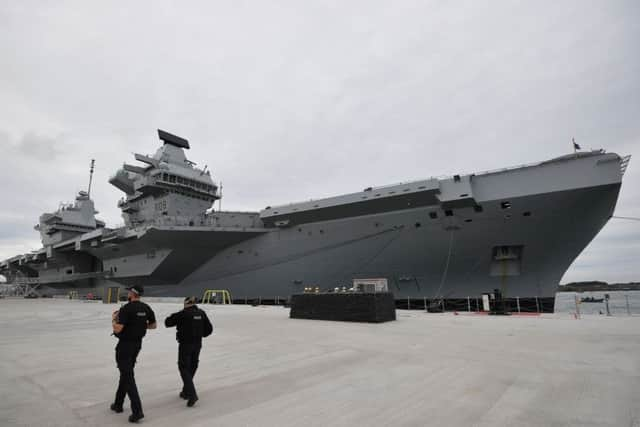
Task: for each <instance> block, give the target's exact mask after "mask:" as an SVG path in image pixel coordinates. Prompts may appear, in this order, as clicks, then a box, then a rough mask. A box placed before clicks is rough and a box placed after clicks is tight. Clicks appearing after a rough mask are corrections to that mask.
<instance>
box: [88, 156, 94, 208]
mask: <svg viewBox="0 0 640 427" xmlns="http://www.w3.org/2000/svg"><path fill="white" fill-rule="evenodd" d="M95 164H96V159H91V168H90V169H89V188H88V189H87V196H88V197H89V198H91V181H93V167H94V166H95Z"/></svg>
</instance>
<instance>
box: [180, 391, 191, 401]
mask: <svg viewBox="0 0 640 427" xmlns="http://www.w3.org/2000/svg"><path fill="white" fill-rule="evenodd" d="M180 398H182V399H184V400H187V399H189V396H187V395H186V394H184V391H181V392H180Z"/></svg>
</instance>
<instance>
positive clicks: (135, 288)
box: [126, 285, 144, 295]
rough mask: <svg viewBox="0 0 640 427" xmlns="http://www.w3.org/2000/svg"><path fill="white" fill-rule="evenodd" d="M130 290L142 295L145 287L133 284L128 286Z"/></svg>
mask: <svg viewBox="0 0 640 427" xmlns="http://www.w3.org/2000/svg"><path fill="white" fill-rule="evenodd" d="M126 289H127V290H128V291H131V292H133V293H134V294H138V295H142V294H144V288H143V287H142V285H133V286H130V287H128V288H126Z"/></svg>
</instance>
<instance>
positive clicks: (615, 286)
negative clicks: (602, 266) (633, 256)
mask: <svg viewBox="0 0 640 427" xmlns="http://www.w3.org/2000/svg"><path fill="white" fill-rule="evenodd" d="M593 291H598V292H600V291H640V283H639V282H629V283H607V282H598V281H593V282H572V283H567V284H566V285H559V286H558V292H593Z"/></svg>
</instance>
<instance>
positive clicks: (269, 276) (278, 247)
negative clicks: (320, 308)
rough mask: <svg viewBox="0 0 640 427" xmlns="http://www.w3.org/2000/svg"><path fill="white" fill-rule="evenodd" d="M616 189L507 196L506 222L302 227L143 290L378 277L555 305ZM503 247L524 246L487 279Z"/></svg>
mask: <svg viewBox="0 0 640 427" xmlns="http://www.w3.org/2000/svg"><path fill="white" fill-rule="evenodd" d="M619 188H620V185H619V184H610V185H603V186H598V187H593V188H587V189H579V190H568V191H560V192H555V193H547V194H543V195H538V196H528V197H523V198H513V199H511V202H512V204H513V205H514V206H517V207H518V208H517V211H516V212H514V214H513V215H512V216H511V218H510V219H508V220H506V219H505V218H504V214H503V213H502V212H501V210H500V208H499V206H496V205H492V204H490V203H488V204H485V205H484V211H483V212H482V213H475V212H471V211H472V210H470V212H467V213H466V215H465V214H464V213H463V212H459V213H458V215H460V217H459V218H447V217H439V218H438V219H435V220H434V219H430V218H429V216H428V213H429V212H430V211H431V208H428V207H425V208H417V209H409V210H404V211H400V212H390V213H385V214H379V215H372V216H364V217H356V218H349V219H344V220H334V221H327V222H321V223H313V224H306V225H302V226H300V227H295V228H292V229H285V230H279V231H275V232H271V233H268V234H265V235H262V236H259V237H256V238H254V239H252V240H250V241H248V242H246V243H245V244H239V245H235V246H232V247H230V248H228V249H226V250H224V251H222V252H220V253H219V254H217V255H216V256H214V257H213V258H212V259H211V260H210V261H208V262H207V263H206V264H205V265H204V266H202V267H201V268H200V269H199V270H197V271H196V272H194V273H193V274H191V275H190V276H189V277H187V278H186V279H185V280H184V281H183V282H182V283H180V285H179V286H177V287H160V288H150V289H149V292H150V293H151V294H154V295H168V294H173V295H191V294H194V295H200V294H202V292H203V291H204V290H205V289H227V290H229V291H230V292H231V293H232V295H233V297H234V298H239V299H242V298H256V297H258V296H260V297H262V298H265V299H268V298H273V297H276V296H279V297H281V298H284V297H286V296H288V295H290V294H292V293H299V292H302V291H303V290H304V288H305V287H315V286H318V287H320V288H321V289H328V288H329V289H330V288H333V287H337V286H340V287H341V286H347V287H349V286H351V283H352V280H353V279H354V278H367V277H383V278H387V280H388V282H389V287H390V290H391V291H392V292H394V294H395V296H396V298H406V297H411V298H423V297H426V298H429V299H432V298H436V297H444V298H466V297H478V296H480V295H481V294H482V293H484V292H491V291H492V290H493V289H496V288H498V289H500V288H505V290H506V294H507V296H512V297H516V296H519V297H535V296H538V297H553V296H554V295H555V292H556V288H557V286H558V283H559V281H560V279H561V278H562V275H563V274H564V273H565V271H566V270H567V269H568V267H569V266H570V265H571V263H572V262H573V260H574V259H575V258H576V257H577V256H578V255H579V254H580V252H581V251H582V250H583V249H584V248H585V247H586V246H587V244H588V243H589V242H590V241H591V240H592V239H593V238H594V237H595V236H596V234H597V233H598V231H600V229H601V228H602V227H603V225H604V224H605V223H606V221H607V219H608V218H609V217H610V216H611V214H612V212H613V208H614V206H615V202H616V199H617V195H618V192H619ZM496 204H497V202H496ZM514 210H515V208H514ZM524 212H530V213H531V214H530V215H529V216H523V215H522V214H523V213H524ZM469 219H471V221H465V220H469ZM503 245H514V246H522V247H523V251H522V261H521V265H520V272H519V274H517V275H502V274H494V275H492V262H493V261H492V250H493V248H494V247H496V246H503ZM447 262H448V266H447ZM445 269H446V272H445Z"/></svg>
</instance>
